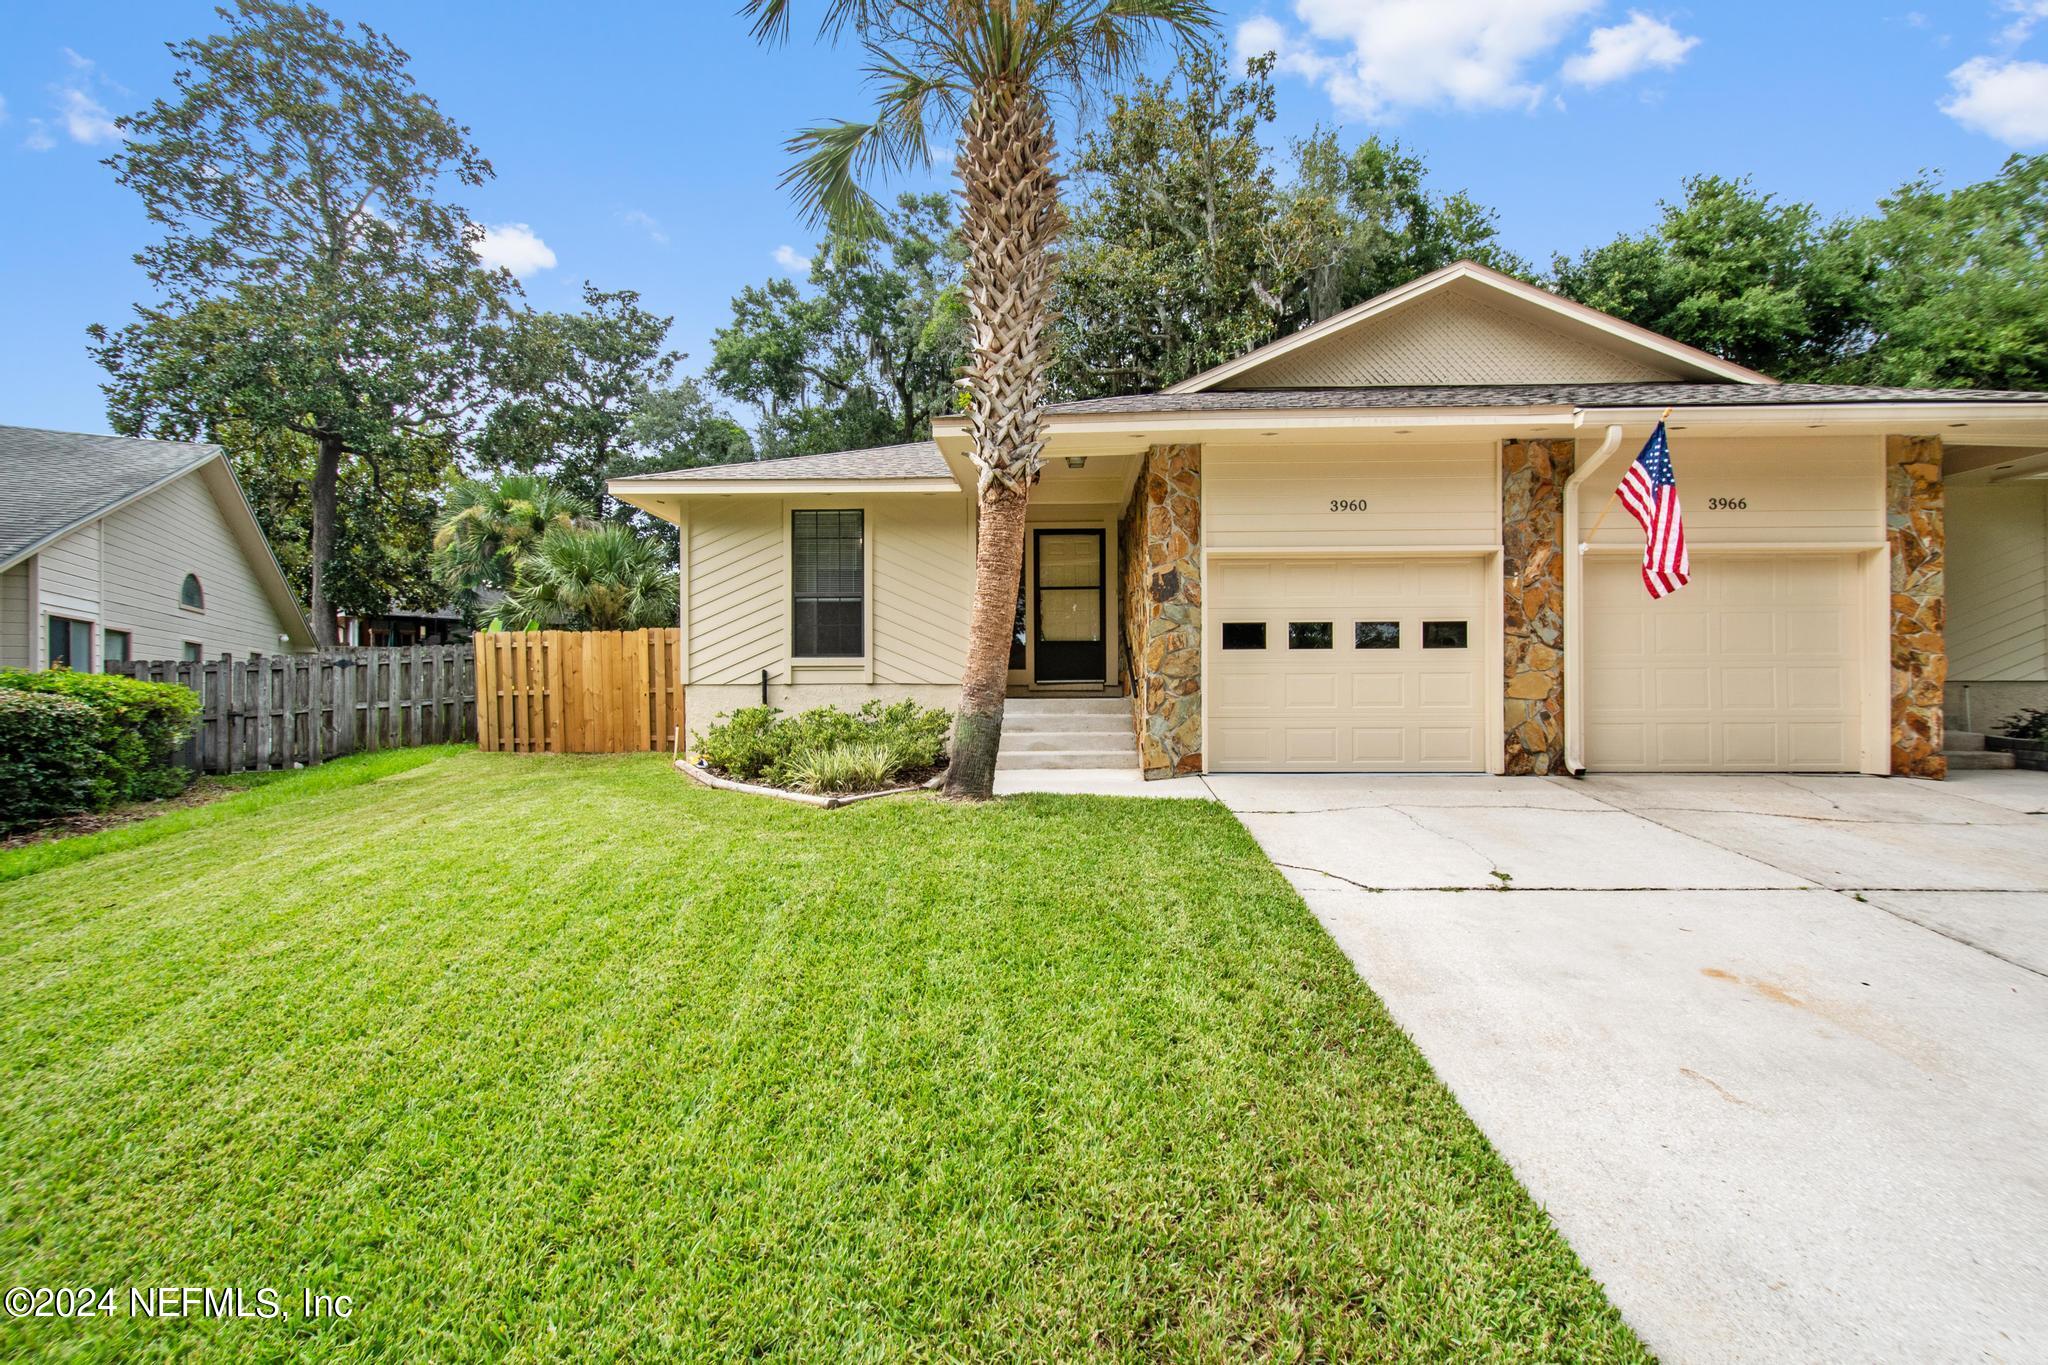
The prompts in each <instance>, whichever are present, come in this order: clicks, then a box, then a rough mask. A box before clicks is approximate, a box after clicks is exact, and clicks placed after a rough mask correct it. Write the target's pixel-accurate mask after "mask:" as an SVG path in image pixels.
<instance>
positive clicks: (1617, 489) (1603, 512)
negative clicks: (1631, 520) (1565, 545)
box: [1579, 408, 1671, 554]
mask: <svg viewBox="0 0 2048 1365" xmlns="http://www.w3.org/2000/svg"><path fill="white" fill-rule="evenodd" d="M1670 420H1671V409H1670V408H1666V409H1664V414H1663V416H1661V417H1659V418H1658V419H1657V425H1658V426H1662V425H1664V423H1666V422H1668V421H1670ZM1624 477H1626V476H1624ZM1620 496H1621V480H1620V479H1617V480H1615V482H1614V491H1613V492H1612V493H1609V494H1608V495H1607V501H1606V502H1604V503H1602V504H1601V505H1600V515H1599V516H1597V517H1595V518H1593V529H1592V530H1590V531H1588V532H1586V538H1585V539H1584V540H1582V541H1580V542H1579V553H1580V554H1584V553H1586V551H1587V550H1589V549H1591V548H1592V545H1593V542H1594V541H1596V540H1598V539H1599V538H1600V523H1601V522H1603V521H1605V520H1607V514H1608V513H1609V512H1612V511H1613V510H1614V503H1615V500H1616V499H1618V498H1619V497H1620Z"/></svg>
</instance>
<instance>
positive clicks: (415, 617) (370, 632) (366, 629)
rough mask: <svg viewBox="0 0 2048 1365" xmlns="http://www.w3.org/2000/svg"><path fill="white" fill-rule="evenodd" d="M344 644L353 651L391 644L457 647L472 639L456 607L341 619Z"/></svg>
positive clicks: (403, 609)
mask: <svg viewBox="0 0 2048 1365" xmlns="http://www.w3.org/2000/svg"><path fill="white" fill-rule="evenodd" d="M340 626H341V631H340V634H341V643H342V644H344V645H348V646H351V647H354V648H363V649H371V648H384V647H388V646H392V645H458V644H462V643H464V642H465V641H467V640H468V639H469V637H470V629H469V626H468V625H467V624H465V623H464V621H463V619H462V613H461V612H459V611H457V610H455V609H454V608H453V607H437V608H435V609H433V610H431V611H430V610H428V609H427V608H425V607H390V608H388V609H386V610H384V611H382V612H378V613H376V614H374V615H370V616H350V615H348V614H347V613H343V614H342V616H341V618H340Z"/></svg>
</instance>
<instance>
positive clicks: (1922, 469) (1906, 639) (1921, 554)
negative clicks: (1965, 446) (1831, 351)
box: [1884, 436, 1948, 779]
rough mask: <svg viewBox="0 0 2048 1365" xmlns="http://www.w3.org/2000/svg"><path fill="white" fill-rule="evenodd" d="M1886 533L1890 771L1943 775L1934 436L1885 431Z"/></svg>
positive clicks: (1943, 612) (1944, 651) (1943, 591)
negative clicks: (1889, 598) (1887, 433)
mask: <svg viewBox="0 0 2048 1365" xmlns="http://www.w3.org/2000/svg"><path fill="white" fill-rule="evenodd" d="M1884 466H1885V468H1884V488H1885V534H1886V538H1887V539H1888V540H1889V541H1890V542H1891V562H1892V772H1893V774H1894V775H1896V776H1900V777H1931V778H1935V779H1941V778H1945V777H1947V776H1948V760H1947V759H1946V758H1944V757H1943V756H1942V752H1941V750H1942V745H1943V741H1944V736H1943V734H1942V726H1943V722H1942V714H1941V696H1942V690H1943V688H1944V687H1945V686H1946V685H1947V683H1948V644H1947V641H1946V639H1945V636H1944V630H1945V627H1946V625H1947V617H1948V601H1947V592H1948V590H1947V582H1946V580H1947V563H1948V555H1947V548H1948V541H1947V532H1946V531H1945V529H1944V528H1943V525H1942V510H1943V495H1942V485H1941V438H1940V437H1938V436H1887V437H1885V442H1884Z"/></svg>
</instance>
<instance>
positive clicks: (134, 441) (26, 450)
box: [0, 426, 313, 646]
mask: <svg viewBox="0 0 2048 1365" xmlns="http://www.w3.org/2000/svg"><path fill="white" fill-rule="evenodd" d="M188 474H192V475H196V476H197V477H198V478H199V479H200V481H201V482H202V483H204V484H205V486H206V488H207V490H208V491H209V492H210V493H211V494H212V495H213V500H214V504H215V505H216V506H217V507H218V508H219V509H220V513H221V516H222V518H223V519H224V520H225V521H226V522H227V526H228V530H229V531H230V533H231V534H232V535H233V536H234V538H235V540H236V541H237V543H239V545H240V546H241V549H242V554H243V557H244V558H245V559H246V560H247V561H248V565H249V571H250V573H251V575H252V576H253V577H254V578H255V580H256V583H257V585H258V587H259V588H261V590H262V592H263V594H264V596H265V597H267V598H269V599H270V603H271V605H272V607H273V608H275V609H276V611H277V613H278V616H279V618H280V619H281V620H283V622H284V623H285V627H286V630H287V631H288V632H289V633H290V634H291V636H292V639H293V643H294V644H295V645H300V646H306V645H311V644H312V643H313V631H312V627H311V626H310V625H309V624H308V623H307V620H306V613H305V609H304V608H303V607H301V606H300V605H299V603H298V599H297V598H296V597H294V596H293V595H292V590H291V585H290V584H289V583H287V582H286V581H285V577H284V570H283V569H281V568H280V567H279V566H278V562H277V556H276V554H275V553H274V552H273V551H272V550H271V547H270V542H269V540H268V539H267V538H265V536H264V534H263V528H262V527H261V526H260V525H258V523H257V521H256V513H255V510H254V509H253V508H251V507H250V506H249V499H248V497H247V496H246V495H245V494H244V493H243V492H242V487H241V484H240V483H239V482H238V481H237V480H236V479H235V474H234V471H233V470H232V469H230V468H229V467H228V462H227V456H226V455H224V454H222V452H221V449H220V447H219V446H215V445H205V444H201V443H199V442H193V441H147V440H141V439H138V438H135V437H130V436H96V435H90V434H86V433H83V432H71V431H43V430H41V429H39V428H36V427H8V426H0V569H5V568H11V567H12V566H13V565H15V564H17V563H20V562H21V561H22V560H24V559H27V558H28V557H29V556H30V555H32V554H34V553H36V552H37V551H39V550H41V549H43V548H44V547H45V546H47V545H50V544H52V543H53V542H55V541H57V540H59V539H61V538H62V537H63V536H65V535H67V534H69V533H70V532H72V531H74V530H76V529H77V528H79V527H80V526H83V525H85V524H86V523H88V522H92V521H97V520H99V519H100V518H101V517H104V516H106V515H107V514H108V513H110V512H112V511H114V510H115V509H116V508H119V507H125V506H127V505H128V504H129V503H132V502H135V501H136V500H137V499H140V498H144V497H147V496H149V495H150V494H152V493H154V492H156V491H157V490H158V489H161V488H166V487H168V486H169V485H171V484H172V483H175V482H177V481H178V480H180V479H182V478H184V477H185V476H186V475H188Z"/></svg>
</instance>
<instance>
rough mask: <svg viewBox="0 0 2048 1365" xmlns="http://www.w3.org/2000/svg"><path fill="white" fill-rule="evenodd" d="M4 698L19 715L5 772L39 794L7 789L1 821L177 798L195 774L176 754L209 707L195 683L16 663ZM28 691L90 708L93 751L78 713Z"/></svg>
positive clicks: (2, 748) (1, 685)
mask: <svg viewBox="0 0 2048 1365" xmlns="http://www.w3.org/2000/svg"><path fill="white" fill-rule="evenodd" d="M0 697H4V698H8V699H9V704H10V712H9V714H10V717H11V724H10V727H9V729H8V731H7V734H6V735H5V736H4V737H0V772H10V771H12V772H19V773H20V774H22V777H21V779H20V781H21V782H22V783H27V784H30V785H34V786H35V787H36V790H35V792H34V793H32V794H31V793H27V792H23V793H16V792H15V791H13V790H0V823H6V824H7V825H8V827H9V828H19V827H21V826H22V825H24V824H33V823H35V822H36V821H38V820H48V819H52V818H54V817H56V816H59V815H69V814H73V813H75V812H77V811H88V810H105V809H106V808H107V807H108V806H110V805H112V804H114V803H115V802H117V801H147V800H153V799H156V798H159V797H165V796H175V795H177V794H178V793H179V792H181V791H183V790H184V789H185V787H186V784H187V783H189V782H190V781H191V780H192V779H191V774H190V773H187V772H186V771H185V770H184V769H182V768H180V767H178V766H177V764H176V763H175V762H174V761H173V759H174V757H175V755H176V754H177V752H178V746H179V745H180V744H182V743H184V741H185V737H186V736H187V735H189V734H191V732H192V723H193V720H194V718H195V717H197V715H198V714H199V698H198V697H196V696H194V695H193V693H192V692H191V690H190V689H189V688H184V687H178V686H175V685H173V684H170V683H152V682H142V681H140V680H138V679H135V678H123V677H119V676H117V675H115V674H111V673H73V672H71V671H70V670H69V669H63V668H55V669H51V670H49V671H48V672H44V673H28V672H24V671H22V670H20V669H13V668H10V669H0ZM20 697H34V698H37V699H39V700H41V701H62V702H66V703H69V705H70V706H75V707H78V708H80V709H81V710H82V712H83V714H85V715H86V716H89V717H90V718H91V721H92V725H91V733H90V736H89V740H90V752H89V753H82V752H81V751H80V750H79V749H78V748H77V746H76V744H75V742H74V740H75V735H74V734H73V731H74V729H75V726H76V723H77V714H78V713H77V712H73V711H71V710H70V709H68V707H67V708H54V709H53V708H50V707H40V708H37V707H28V708H24V707H23V706H22V705H21V704H20V703H19V702H18V701H15V700H14V699H16V698H20ZM59 773H64V774H68V776H65V777H63V778H61V779H60V778H59V777H58V776H57V774H59ZM4 780H5V779H0V781H4ZM15 785H17V784H16V783H15V782H12V781H8V782H6V786H7V787H8V788H12V787H14V786H15ZM17 797H18V799H17ZM31 811H33V812H36V813H29V812H31Z"/></svg>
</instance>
